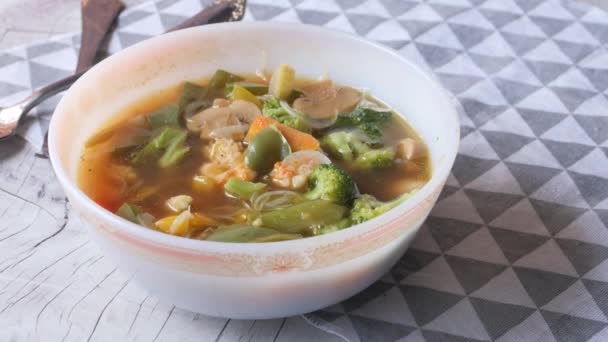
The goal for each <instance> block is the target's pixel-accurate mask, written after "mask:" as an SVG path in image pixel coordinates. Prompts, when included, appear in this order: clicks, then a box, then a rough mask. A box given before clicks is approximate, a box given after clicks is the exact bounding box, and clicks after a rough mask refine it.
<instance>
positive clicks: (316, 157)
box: [283, 150, 331, 166]
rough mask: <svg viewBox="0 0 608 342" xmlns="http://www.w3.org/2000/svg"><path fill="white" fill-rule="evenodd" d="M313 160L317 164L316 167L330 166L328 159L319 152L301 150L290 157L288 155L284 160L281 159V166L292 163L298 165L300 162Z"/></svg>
mask: <svg viewBox="0 0 608 342" xmlns="http://www.w3.org/2000/svg"><path fill="white" fill-rule="evenodd" d="M302 159H304V160H313V161H315V162H318V165H320V164H331V160H330V159H329V158H327V156H326V155H325V154H323V153H321V152H319V151H313V150H302V151H298V152H294V153H292V154H290V155H288V156H287V157H285V159H283V164H284V165H287V166H288V165H290V164H292V163H296V164H297V163H298V162H299V161H300V160H302Z"/></svg>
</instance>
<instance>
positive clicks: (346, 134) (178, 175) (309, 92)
mask: <svg viewBox="0 0 608 342" xmlns="http://www.w3.org/2000/svg"><path fill="white" fill-rule="evenodd" d="M294 74H295V71H294V70H293V69H292V68H291V67H289V66H286V65H283V66H280V67H279V68H277V70H275V72H274V73H272V74H271V75H266V76H264V75H261V76H255V75H235V74H232V73H229V72H226V71H223V70H219V71H218V72H216V74H215V75H213V77H212V78H211V79H210V80H209V81H208V82H207V81H199V82H185V83H184V84H180V85H177V86H176V87H174V88H171V89H167V90H165V91H162V92H158V93H155V94H151V95H150V96H149V97H146V98H144V99H142V100H140V101H138V102H137V103H134V104H132V105H131V106H129V107H128V108H126V109H125V110H124V111H122V112H121V113H117V115H116V116H115V117H114V119H113V120H111V122H108V124H107V125H106V126H105V127H103V128H101V129H100V130H99V131H98V132H97V133H95V134H94V135H93V136H92V137H91V138H90V139H89V140H88V142H87V144H86V146H85V150H84V153H83V155H82V158H81V164H80V169H79V182H80V186H81V188H82V189H83V190H84V191H85V193H87V195H89V196H90V197H91V198H92V199H93V200H94V201H96V202H97V203H98V204H100V205H101V206H103V207H104V208H106V209H108V210H110V211H112V212H115V213H117V214H118V215H121V216H122V217H124V218H126V219H128V220H130V221H132V222H134V223H137V224H140V225H142V226H145V227H147V228H149V229H155V230H159V231H162V232H165V233H169V234H174V235H179V236H185V237H190V238H195V239H207V240H212V241H226V242H271V241H281V240H288V239H298V238H303V237H307V236H312V235H320V234H326V233H330V232H333V231H337V230H341V229H348V227H350V226H352V225H354V224H357V223H361V222H364V221H366V220H369V219H371V218H373V217H376V216H379V215H381V214H383V213H384V212H386V211H388V210H390V209H391V208H393V207H395V206H396V205H398V204H400V203H401V202H403V201H406V200H407V199H408V198H409V197H410V196H411V195H412V194H413V193H415V191H417V190H418V189H419V188H421V187H422V186H423V185H424V184H425V183H426V182H427V181H428V179H429V178H430V173H431V166H430V161H429V157H428V152H427V148H426V146H425V144H424V143H423V142H422V141H421V140H420V138H419V136H418V135H417V134H416V133H415V132H414V130H413V129H412V128H411V127H409V126H408V125H407V123H406V122H405V121H404V120H403V119H401V118H400V116H399V115H397V114H396V113H394V112H392V111H391V110H390V108H389V107H387V106H385V105H384V104H382V103H380V102H379V101H377V100H376V99H375V98H373V97H372V96H371V95H370V94H366V93H364V92H361V91H359V90H357V89H355V88H352V87H349V86H346V85H338V84H335V83H333V82H332V81H330V80H324V81H315V80H309V79H304V78H296V77H295V75H294ZM142 229H144V228H142Z"/></svg>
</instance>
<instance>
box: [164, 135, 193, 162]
mask: <svg viewBox="0 0 608 342" xmlns="http://www.w3.org/2000/svg"><path fill="white" fill-rule="evenodd" d="M187 137H188V134H187V133H186V132H184V131H181V132H180V133H179V134H178V135H177V136H175V138H173V140H172V141H171V142H170V143H169V146H167V149H166V150H165V153H164V154H163V155H162V157H160V159H159V160H158V165H159V166H160V167H162V168H168V167H171V166H173V165H175V164H177V163H179V162H180V161H181V160H182V159H183V158H184V156H185V155H186V154H187V153H188V152H190V146H187V145H185V141H186V138H187Z"/></svg>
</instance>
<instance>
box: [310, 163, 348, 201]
mask: <svg viewBox="0 0 608 342" xmlns="http://www.w3.org/2000/svg"><path fill="white" fill-rule="evenodd" d="M308 184H309V186H310V191H309V192H307V193H306V194H304V196H305V197H306V198H308V199H310V200H315V199H323V200H327V201H332V202H334V203H337V204H349V203H350V202H351V201H352V200H353V198H355V196H356V195H357V192H358V191H357V186H356V185H355V182H354V181H353V179H352V178H351V177H350V176H349V175H348V173H346V172H345V171H344V170H342V169H340V168H339V167H338V166H336V165H335V164H322V165H319V166H317V168H316V169H314V170H313V171H312V173H311V174H310V176H309V177H308Z"/></svg>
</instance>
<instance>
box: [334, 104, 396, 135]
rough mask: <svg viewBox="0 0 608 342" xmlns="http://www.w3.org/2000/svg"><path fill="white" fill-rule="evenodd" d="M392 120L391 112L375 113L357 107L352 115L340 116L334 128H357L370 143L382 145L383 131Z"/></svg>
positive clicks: (368, 109) (371, 110)
mask: <svg viewBox="0 0 608 342" xmlns="http://www.w3.org/2000/svg"><path fill="white" fill-rule="evenodd" d="M391 119H392V113H391V112H386V111H375V110H373V109H370V108H365V107H357V108H356V109H355V110H353V111H352V112H350V113H346V114H340V115H338V119H337V120H336V123H335V124H334V125H333V126H332V128H338V127H352V128H357V129H358V130H360V131H361V132H363V133H365V134H366V135H367V137H368V138H369V139H370V141H372V142H374V143H380V142H381V141H382V135H383V133H382V131H383V130H384V128H386V127H387V126H388V124H389V123H390V122H391Z"/></svg>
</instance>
